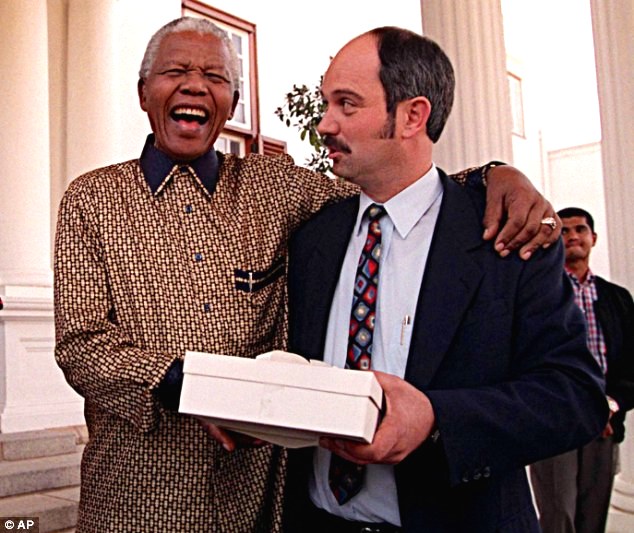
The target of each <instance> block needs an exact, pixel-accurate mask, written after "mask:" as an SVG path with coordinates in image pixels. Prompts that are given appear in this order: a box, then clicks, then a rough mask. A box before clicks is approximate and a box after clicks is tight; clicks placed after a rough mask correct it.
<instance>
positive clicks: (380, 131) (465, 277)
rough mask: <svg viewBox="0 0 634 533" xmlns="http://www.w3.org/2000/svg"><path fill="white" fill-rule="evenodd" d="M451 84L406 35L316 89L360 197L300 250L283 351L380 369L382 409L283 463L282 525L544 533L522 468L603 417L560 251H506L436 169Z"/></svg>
mask: <svg viewBox="0 0 634 533" xmlns="http://www.w3.org/2000/svg"><path fill="white" fill-rule="evenodd" d="M453 90H454V77H453V70H452V67H451V64H450V62H449V60H448V58H447V57H446V55H445V54H444V53H443V52H442V50H441V49H440V48H439V47H438V46H437V45H436V44H435V43H434V42H433V41H431V40H429V39H426V38H424V37H421V36H420V35H417V34H415V33H413V32H410V31H407V30H402V29H399V28H379V29H376V30H373V31H371V32H368V33H366V34H363V35H361V36H360V37H358V38H356V39H354V40H352V41H351V42H350V43H348V44H347V45H346V46H344V48H343V49H342V50H341V51H340V52H339V53H338V54H337V55H336V56H335V58H334V59H333V61H332V62H331V64H330V67H329V68H328V71H327V72H326V74H325V77H324V79H323V85H322V92H323V96H324V100H325V103H326V104H327V110H326V113H325V116H324V118H323V120H322V122H321V123H320V126H319V130H320V133H321V134H322V135H323V136H324V138H325V143H326V145H327V146H328V147H329V150H330V157H331V158H332V160H333V165H334V171H335V173H336V174H338V175H340V176H342V177H344V178H346V179H347V180H349V181H351V182H353V183H355V184H357V185H359V186H360V187H361V190H362V192H361V195H360V197H357V198H352V199H348V200H345V201H343V202H340V203H338V204H335V205H333V206H330V207H328V208H325V209H324V210H323V211H321V212H320V213H319V214H318V215H317V216H316V217H315V218H314V219H312V220H311V221H310V222H308V223H307V224H306V225H305V226H304V227H303V228H302V229H301V230H300V231H299V232H298V233H297V234H296V235H295V237H294V239H293V241H292V246H291V251H290V263H289V303H290V316H289V320H290V348H291V350H292V351H294V352H296V353H299V354H301V355H304V356H306V357H309V358H314V359H324V360H325V361H326V362H328V363H330V364H333V365H336V366H344V365H345V366H347V367H350V368H360V369H363V368H370V369H372V370H373V371H375V373H376V375H377V378H378V380H379V382H380V384H381V386H382V388H383V390H384V393H385V414H384V416H383V419H382V421H381V422H380V424H379V427H378V429H377V432H376V434H375V437H374V440H373V442H372V444H363V443H359V442H354V441H351V440H341V439H337V440H335V439H325V438H324V439H322V440H321V443H320V444H321V446H320V447H319V448H317V449H304V450H297V451H293V452H291V453H290V454H289V465H288V485H287V487H286V500H285V508H284V511H285V514H284V520H285V524H284V525H285V528H286V531H288V532H295V531H297V532H302V533H303V532H310V531H319V532H326V531H327V532H329V533H330V532H347V531H355V532H362V531H365V532H392V531H406V532H419V531H425V532H432V531H433V532H436V531H438V532H452V533H453V532H461V531H464V532H469V533H473V532H489V531H490V532H494V531H522V532H524V531H538V524H537V517H536V514H535V511H534V509H533V506H532V502H531V496H530V491H529V485H528V480H527V477H526V474H525V469H524V466H525V465H527V464H530V463H532V462H534V461H536V460H538V459H539V458H544V457H547V456H550V455H554V454H557V453H561V452H562V451H564V450H569V449H572V448H575V447H577V446H579V445H582V444H585V443H586V442H588V441H590V440H591V439H593V438H594V437H596V436H597V435H598V434H599V433H600V432H601V429H602V428H603V427H604V425H605V422H606V420H607V414H608V407H607V404H606V401H605V396H604V391H603V383H602V379H601V373H600V370H599V368H598V365H597V364H596V362H595V361H594V359H593V358H592V356H591V355H590V353H589V352H588V350H587V347H586V345H585V329H584V324H583V317H582V316H581V313H580V312H579V310H578V308H577V307H576V306H575V304H574V300H573V295H572V290H571V288H570V286H569V284H568V283H567V282H566V280H565V277H564V275H563V272H562V262H563V252H562V247H561V242H559V243H557V245H556V246H553V247H551V248H550V249H548V250H545V251H544V250H542V251H540V252H539V253H536V254H534V256H533V259H531V261H528V262H525V261H522V260H521V259H519V258H518V257H516V256H513V257H511V256H509V257H506V258H504V259H502V258H500V257H499V256H498V255H497V254H496V253H495V251H494V249H493V248H492V247H491V246H490V245H487V244H486V243H483V242H482V239H481V233H482V226H481V224H480V222H479V221H480V220H481V218H482V209H483V200H484V198H483V197H482V196H481V195H480V194H479V193H477V192H474V191H466V190H461V189H459V188H458V187H455V186H454V185H453V184H452V183H451V182H450V181H449V180H447V179H446V176H445V174H444V173H443V172H442V171H440V170H438V169H437V168H436V167H435V166H434V164H433V161H432V147H433V143H434V142H436V141H437V140H438V137H439V136H440V133H441V131H442V129H443V126H444V124H445V121H446V119H447V116H448V114H449V111H450V108H451V104H452V101H453ZM366 212H367V213H369V215H367V216H366ZM368 217H369V219H368ZM543 223H544V224H551V223H554V221H550V220H544V221H543ZM366 235H367V237H366ZM358 267H359V270H357V268H358ZM351 300H352V301H353V309H352V312H351V306H350V304H351ZM333 452H334V453H333ZM336 457H339V459H337V458H336ZM355 465H360V467H359V468H356V467H355Z"/></svg>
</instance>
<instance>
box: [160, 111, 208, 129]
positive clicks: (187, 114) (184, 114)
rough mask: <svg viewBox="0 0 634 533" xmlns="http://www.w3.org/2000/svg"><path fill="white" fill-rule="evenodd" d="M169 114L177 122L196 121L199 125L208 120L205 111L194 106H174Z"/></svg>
mask: <svg viewBox="0 0 634 533" xmlns="http://www.w3.org/2000/svg"><path fill="white" fill-rule="evenodd" d="M170 116H171V117H172V119H174V120H175V121H177V122H181V121H183V122H188V123H191V122H196V123H197V124H200V125H201V126H202V125H203V124H205V123H206V122H207V121H208V120H209V115H208V113H207V111H205V110H203V109H198V108H195V107H175V108H174V109H173V110H172V112H171V113H170Z"/></svg>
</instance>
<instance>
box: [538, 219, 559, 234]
mask: <svg viewBox="0 0 634 533" xmlns="http://www.w3.org/2000/svg"><path fill="white" fill-rule="evenodd" d="M540 224H546V226H550V229H551V230H553V231H554V230H555V229H556V228H557V220H556V219H555V217H544V218H542V219H541V221H540Z"/></svg>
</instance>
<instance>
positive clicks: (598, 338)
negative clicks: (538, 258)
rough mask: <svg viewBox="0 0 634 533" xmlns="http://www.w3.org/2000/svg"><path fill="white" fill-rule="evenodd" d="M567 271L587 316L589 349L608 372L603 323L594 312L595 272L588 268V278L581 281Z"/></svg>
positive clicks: (578, 303)
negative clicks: (602, 330)
mask: <svg viewBox="0 0 634 533" xmlns="http://www.w3.org/2000/svg"><path fill="white" fill-rule="evenodd" d="M566 273H567V274H568V277H569V278H570V281H572V287H573V289H574V291H575V303H576V304H577V305H578V306H579V308H580V309H581V310H582V311H583V314H584V315H585V317H586V327H587V330H588V333H587V334H588V349H589V350H590V352H591V353H592V355H593V356H594V358H595V359H596V360H597V363H599V366H600V367H601V370H603V373H604V374H607V371H608V361H607V359H606V357H605V354H606V347H605V339H604V338H603V333H602V332H601V325H600V324H599V321H598V320H597V316H596V314H595V312H594V302H595V301H596V300H597V299H598V296H597V286H596V284H595V282H594V280H595V277H594V274H593V273H592V272H591V271H590V270H588V275H587V276H586V280H585V281H584V282H581V281H579V279H578V278H577V276H575V275H574V274H573V273H572V272H569V271H566Z"/></svg>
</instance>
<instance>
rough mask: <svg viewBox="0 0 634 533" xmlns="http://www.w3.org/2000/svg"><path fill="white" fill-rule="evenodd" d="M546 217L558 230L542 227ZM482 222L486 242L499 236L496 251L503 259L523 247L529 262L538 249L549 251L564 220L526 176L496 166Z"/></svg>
mask: <svg viewBox="0 0 634 533" xmlns="http://www.w3.org/2000/svg"><path fill="white" fill-rule="evenodd" d="M505 217H506V218H505ZM546 217H553V218H554V219H555V220H556V222H557V226H556V227H555V229H552V228H551V227H550V226H549V225H548V224H542V223H541V221H542V219H544V218H546ZM504 220H505V222H504V227H502V230H501V231H500V232H499V234H498V230H499V229H500V227H501V224H502V222H503V221H504ZM482 222H483V224H484V227H485V231H484V239H486V240H489V239H492V238H493V237H495V236H496V234H497V237H496V239H495V249H496V250H497V251H498V252H499V254H500V255H501V256H502V257H505V256H507V255H508V254H510V253H511V251H513V250H515V249H517V248H519V247H520V246H521V249H520V251H519V254H520V257H521V258H522V259H529V258H530V256H531V255H532V254H533V252H534V251H535V250H537V248H539V247H540V246H542V247H544V248H547V247H548V246H550V245H551V244H552V243H553V242H555V241H556V240H557V239H558V238H559V235H560V234H561V220H560V219H559V217H558V216H557V213H556V212H555V210H554V209H553V206H552V205H550V202H549V201H548V200H546V199H545V198H544V197H543V196H542V195H541V194H540V193H539V192H538V191H537V189H535V187H534V186H533V184H532V183H531V182H530V180H529V179H528V178H527V177H526V176H525V175H524V174H522V173H521V172H520V171H519V170H517V169H516V168H514V167H512V166H509V165H500V166H496V167H493V168H491V169H489V171H488V172H487V205H486V210H485V213H484V219H483V221H482Z"/></svg>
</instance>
